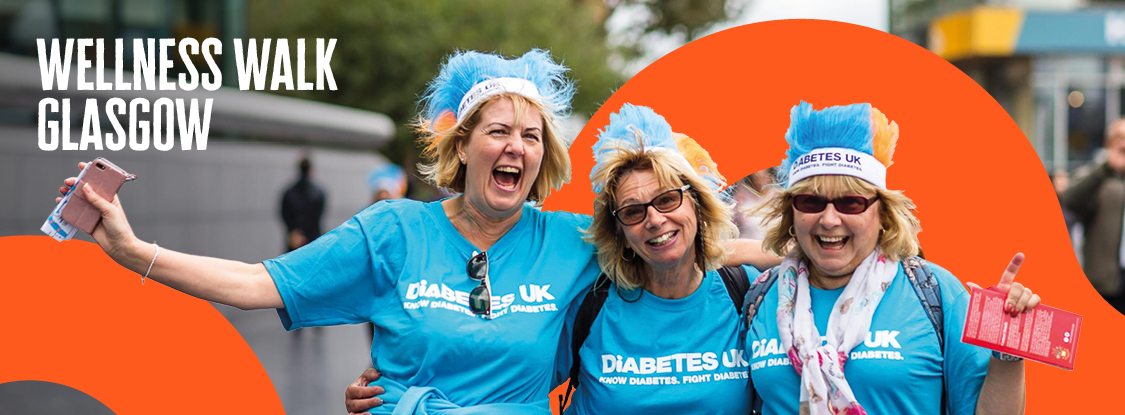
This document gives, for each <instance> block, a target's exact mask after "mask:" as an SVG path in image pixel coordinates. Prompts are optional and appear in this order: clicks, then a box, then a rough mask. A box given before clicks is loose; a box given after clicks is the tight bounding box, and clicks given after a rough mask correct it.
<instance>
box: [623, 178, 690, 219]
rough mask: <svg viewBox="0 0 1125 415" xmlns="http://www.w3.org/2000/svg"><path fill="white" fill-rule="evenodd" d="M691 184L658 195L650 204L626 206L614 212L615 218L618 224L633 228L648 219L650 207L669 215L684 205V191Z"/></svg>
mask: <svg viewBox="0 0 1125 415" xmlns="http://www.w3.org/2000/svg"><path fill="white" fill-rule="evenodd" d="M690 188H691V185H690V184H685V185H684V186H683V187H681V188H679V189H672V190H669V191H667V192H664V193H661V194H658V195H656V197H654V198H652V201H651V202H648V203H637V204H632V205H629V206H624V207H622V208H620V209H617V210H615V211H613V216H614V217H616V218H617V221H618V222H621V224H622V225H625V226H632V225H636V224H638V223H641V222H644V220H645V218H647V217H648V207H649V206H652V207H653V208H655V209H656V211H657V212H660V213H668V212H671V211H673V210H676V209H677V208H679V207H680V205H682V204H683V203H684V190H687V189H690Z"/></svg>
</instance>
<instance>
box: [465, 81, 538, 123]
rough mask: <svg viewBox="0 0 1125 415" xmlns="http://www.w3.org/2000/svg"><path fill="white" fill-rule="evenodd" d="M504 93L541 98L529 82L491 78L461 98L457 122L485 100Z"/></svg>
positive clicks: (535, 98)
mask: <svg viewBox="0 0 1125 415" xmlns="http://www.w3.org/2000/svg"><path fill="white" fill-rule="evenodd" d="M504 92H510V93H513V94H519V95H523V96H525V97H528V98H531V99H534V100H538V99H540V98H541V97H540V95H539V88H537V87H536V86H535V84H533V83H531V81H528V80H526V79H523V78H492V79H489V80H487V81H482V82H480V83H478V84H476V85H473V88H472V89H470V90H469V92H467V93H465V96H464V97H462V98H461V105H458V106H457V122H461V120H462V119H463V118H465V114H467V113H468V112H469V110H470V109H472V108H473V107H475V106H477V104H480V102H481V101H484V100H485V98H488V97H491V96H493V95H496V94H500V93H504Z"/></svg>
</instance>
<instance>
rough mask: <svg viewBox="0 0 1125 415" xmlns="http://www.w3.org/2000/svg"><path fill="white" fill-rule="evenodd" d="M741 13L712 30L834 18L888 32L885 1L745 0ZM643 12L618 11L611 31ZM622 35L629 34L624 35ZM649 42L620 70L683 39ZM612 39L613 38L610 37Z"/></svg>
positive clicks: (631, 70) (634, 67) (635, 68)
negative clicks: (646, 49)
mask: <svg viewBox="0 0 1125 415" xmlns="http://www.w3.org/2000/svg"><path fill="white" fill-rule="evenodd" d="M748 1H749V5H747V6H745V9H744V11H743V13H742V16H741V17H739V18H737V19H735V20H734V21H733V22H730V23H727V24H723V25H719V26H717V27H716V28H715V31H720V30H723V29H727V28H731V27H735V26H740V25H744V24H749V23H756V22H764V21H767V20H782V19H823V20H836V21H841V22H847V23H853V24H857V25H861V26H867V27H870V28H873V29H878V30H882V31H884V32H885V31H887V23H888V22H887V2H888V0H748ZM638 13H644V12H643V11H639V10H638V11H630V10H619V11H618V12H617V13H614V15H613V16H612V18H611V21H610V24H609V27H610V30H611V32H615V31H616V32H619V33H620V32H623V30H620V29H616V30H615V28H624V27H628V26H630V25H631V22H632V21H633V20H634V19H638V18H639V19H643V18H644V15H643V14H642V15H638ZM623 36H628V35H627V34H626V35H623ZM644 41H645V43H646V44H648V45H650V47H649V49H650V50H651V53H649V55H648V56H646V57H645V58H644V59H641V60H640V61H637V62H632V63H630V64H628V65H621V64H620V63H619V65H620V66H619V69H622V70H623V72H625V73H627V74H630V75H631V74H635V73H637V72H639V71H640V70H641V69H643V68H644V67H645V66H648V65H649V64H650V63H652V62H654V61H656V60H657V59H659V58H660V57H661V56H664V55H665V54H667V53H668V52H671V51H673V50H675V49H676V48H677V47H679V46H680V45H681V44H682V43H683V40H682V39H668V38H660V37H653V36H650V37H648V38H645V39H644ZM611 42H612V40H611Z"/></svg>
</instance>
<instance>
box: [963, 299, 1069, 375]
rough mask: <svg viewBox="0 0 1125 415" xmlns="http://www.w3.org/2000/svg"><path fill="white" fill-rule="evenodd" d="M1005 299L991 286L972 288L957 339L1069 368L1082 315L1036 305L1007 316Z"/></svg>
mask: <svg viewBox="0 0 1125 415" xmlns="http://www.w3.org/2000/svg"><path fill="white" fill-rule="evenodd" d="M1007 298H1008V296H1007V294H1004V293H1001V292H1000V291H998V290H997V289H995V288H987V289H974V290H973V291H972V300H971V302H970V303H969V316H968V318H967V319H965V331H964V334H963V335H962V336H961V341H962V342H965V343H968V344H974V345H977V346H981V347H985V348H988V349H992V350H996V351H999V352H1003V353H1008V354H1013V355H1016V356H1020V357H1023V358H1025V359H1031V360H1034V361H1037V362H1042V363H1046V364H1049V365H1052V366H1058V367H1061V368H1063V369H1066V370H1073V369H1074V355H1075V353H1076V352H1077V351H1078V332H1079V330H1080V329H1081V328H1082V316H1080V315H1078V314H1074V313H1071V312H1069V311H1064V310H1059V309H1057V308H1054V307H1047V306H1045V305H1043V304H1040V305H1038V306H1036V307H1035V308H1034V309H1032V310H1031V311H1027V312H1024V313H1021V314H1020V315H1019V316H1017V317H1011V316H1009V315H1008V314H1007V313H1004V302H1005V301H1006V300H1007Z"/></svg>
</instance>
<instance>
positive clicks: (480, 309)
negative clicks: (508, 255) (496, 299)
mask: <svg viewBox="0 0 1125 415" xmlns="http://www.w3.org/2000/svg"><path fill="white" fill-rule="evenodd" d="M465 272H468V273H469V278H471V279H472V280H473V281H480V285H478V286H477V288H473V292H471V293H469V309H470V310H473V314H476V315H486V316H487V315H489V314H491V313H492V287H491V286H490V284H489V283H488V256H487V255H485V253H484V252H481V253H479V254H478V253H477V252H476V251H473V257H472V258H469V263H468V264H466V265H465Z"/></svg>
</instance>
